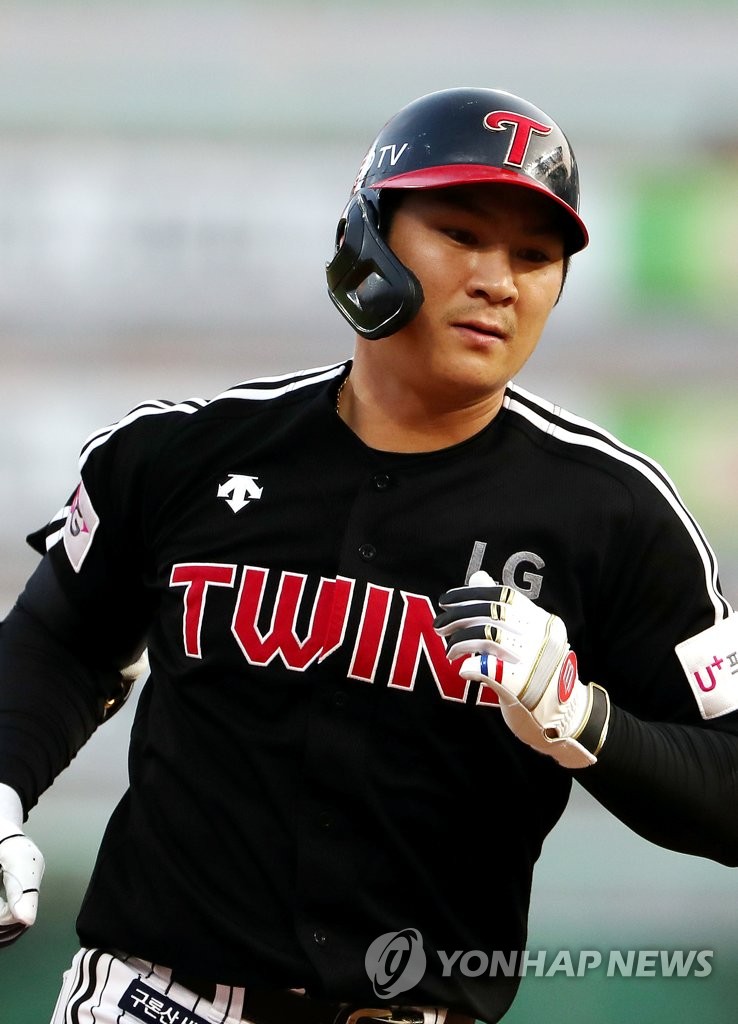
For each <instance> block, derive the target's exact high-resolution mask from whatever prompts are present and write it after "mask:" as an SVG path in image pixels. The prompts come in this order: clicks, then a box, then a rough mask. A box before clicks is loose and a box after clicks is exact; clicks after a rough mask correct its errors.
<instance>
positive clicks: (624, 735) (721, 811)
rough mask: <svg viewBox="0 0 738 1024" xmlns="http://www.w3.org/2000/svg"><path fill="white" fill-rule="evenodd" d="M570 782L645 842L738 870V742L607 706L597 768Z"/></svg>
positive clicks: (709, 730)
mask: <svg viewBox="0 0 738 1024" xmlns="http://www.w3.org/2000/svg"><path fill="white" fill-rule="evenodd" d="M576 778H577V780H578V781H579V782H580V783H581V784H582V786H583V787H584V788H585V789H586V790H587V791H588V792H589V793H591V794H592V796H594V797H595V798H596V799H597V800H598V801H599V802H600V803H601V804H602V805H603V806H604V807H606V808H607V809H608V810H609V811H611V812H612V813H613V814H614V815H616V817H618V818H619V819H620V820H621V821H622V822H624V823H625V824H626V825H628V826H629V828H632V829H633V830H634V831H635V832H637V833H638V834H639V835H641V836H643V837H644V838H646V839H648V840H649V841H651V842H653V843H657V844H658V845H659V846H664V847H666V848H668V849H672V850H677V851H679V852H681V853H688V854H694V855H697V856H701V857H707V858H709V859H711V860H714V861H717V862H719V863H721V864H726V865H728V866H730V867H735V866H738V736H735V735H732V734H731V733H730V732H727V731H717V729H714V728H701V727H699V726H691V725H676V724H672V723H666V724H663V723H651V722H643V721H640V720H639V719H636V718H634V717H633V716H632V715H630V714H628V713H627V712H625V711H623V710H622V709H618V708H616V707H613V708H612V711H611V718H610V727H609V731H608V735H607V741H606V743H605V745H604V748H603V750H602V751H601V753H600V756H599V759H598V762H597V764H596V765H593V766H592V767H590V768H587V769H585V770H583V771H580V772H577V775H576Z"/></svg>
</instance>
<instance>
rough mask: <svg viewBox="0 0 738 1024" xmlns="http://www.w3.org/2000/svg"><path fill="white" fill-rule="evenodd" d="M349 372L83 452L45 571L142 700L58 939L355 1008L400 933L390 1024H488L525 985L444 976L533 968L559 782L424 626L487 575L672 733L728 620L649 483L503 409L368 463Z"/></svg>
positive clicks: (599, 433) (563, 794) (695, 711)
mask: <svg viewBox="0 0 738 1024" xmlns="http://www.w3.org/2000/svg"><path fill="white" fill-rule="evenodd" d="M349 369H350V363H342V364H339V365H335V366H330V367H321V368H318V369H313V370H308V371H304V372H300V373H296V374H293V375H290V376H280V377H269V378H265V379H260V380H254V381H250V382H247V383H245V384H242V385H240V386H238V387H236V388H234V389H232V390H230V391H226V392H224V393H223V394H221V395H220V396H218V397H217V398H215V399H213V400H209V401H205V400H199V399H198V400H193V401H187V402H183V403H182V404H172V403H169V402H164V401H156V402H149V403H145V404H143V405H141V406H139V407H138V408H137V409H135V410H133V411H132V412H131V413H130V414H129V415H128V416H126V417H125V418H124V419H122V420H121V421H120V422H119V423H117V424H115V425H113V426H110V427H109V428H107V429H105V430H102V431H100V432H99V433H97V434H95V435H93V436H92V437H91V438H90V439H89V440H88V441H87V443H86V445H85V447H84V450H83V452H82V457H81V478H82V483H81V485H80V487H79V488H78V490H77V491H76V492H75V494H74V498H73V500H72V501H71V502H70V503H69V505H68V507H67V508H66V509H65V510H64V512H63V514H62V515H61V516H59V517H58V518H57V519H55V520H54V521H53V522H52V523H51V524H50V525H49V527H48V528H47V530H46V531H45V533H46V545H47V548H48V551H49V555H50V558H51V559H52V560H53V565H54V568H55V571H56V574H57V576H58V578H59V580H60V582H61V585H62V587H63V588H64V591H65V593H66V595H67V596H68V598H69V600H70V601H71V602H72V603H73V604H74V605H75V607H76V608H78V609H79V610H80V612H82V613H83V614H84V615H86V616H89V619H90V621H91V622H93V623H94V624H95V629H96V630H100V631H102V632H103V633H104V635H105V636H106V638H107V640H108V641H109V643H110V644H111V645H112V646H115V647H116V649H122V648H124V647H126V646H130V647H131V648H133V647H135V645H136V643H137V642H138V641H141V640H145V643H146V645H147V647H148V652H149V660H150V665H151V675H150V678H149V679H148V680H147V682H146V684H145V686H144V689H143V692H142V694H141V697H140V700H139V704H138V707H137V710H136V716H135V722H134V725H133V728H132V736H131V748H130V787H129V789H128V791H127V792H126V794H125V795H124V797H123V798H122V800H121V802H120V804H119V806H118V807H117V808H116V810H115V811H114V813H113V815H112V818H111V821H110V823H109V826H108V828H107V831H106V833H105V837H104V839H103V841H102V845H101V850H100V854H99V857H98V860H97V864H96V867H95V870H94V874H93V877H92V879H91V882H90V886H89V890H88V892H87V895H86V898H85V900H84V904H83V906H82V909H81V912H80V915H79V919H78V931H79V936H80V939H81V941H82V942H83V943H84V944H86V945H94V946H103V947H106V948H112V949H119V950H125V951H127V952H130V953H133V954H135V955H136V956H140V957H144V958H146V959H147V960H152V961H156V962H159V963H163V964H167V965H170V966H173V967H175V968H177V969H179V970H180V971H182V972H184V973H189V974H195V975H199V976H205V977H210V978H212V979H213V980H216V981H218V982H222V983H228V984H236V985H243V986H246V987H255V986H268V987H276V988H286V987H295V988H306V989H307V991H308V992H309V993H311V994H314V995H316V996H318V995H319V996H329V997H336V998H345V999H349V1000H352V1001H356V1000H359V1001H362V1000H363V1001H366V1002H367V1005H372V1002H376V996H375V995H373V992H372V983H371V980H370V979H369V977H368V974H367V968H366V966H365V956H366V952H367V949H368V947H369V946H370V944H371V943H372V942H374V940H376V939H377V938H378V937H379V936H381V935H384V934H387V933H392V932H394V931H399V930H401V929H406V928H413V929H417V932H418V933H419V934H420V935H422V940H423V946H424V949H425V953H426V957H427V969H426V971H425V974H424V976H423V978H422V980H421V981H420V982H419V983H418V985H417V986H416V988H414V989H413V990H411V991H410V992H408V993H406V994H405V996H404V997H403V999H404V1001H407V1002H412V1003H420V1004H440V1005H451V1006H453V1007H456V1008H458V1009H460V1010H466V1012H469V1013H474V1014H476V1015H477V1016H479V1017H481V1018H483V1019H487V1020H497V1019H498V1017H499V1016H500V1015H501V1014H502V1013H503V1012H504V1010H505V1009H506V1008H507V1006H508V1005H509V1003H510V1002H511V1000H512V998H513V995H514V991H515V987H516V979H515V978H514V977H504V976H499V975H498V976H497V977H493V978H490V977H489V976H485V975H482V976H480V977H469V976H464V975H463V974H462V973H460V972H454V971H453V970H451V971H449V970H448V958H449V957H450V956H451V954H452V953H453V952H454V951H459V950H462V951H468V950H485V951H488V953H490V954H491V952H492V951H499V952H500V953H503V954H505V955H507V954H508V953H510V952H512V951H519V950H523V949H524V948H525V943H526V921H527V915H528V903H529V894H530V887H531V877H532V872H533V868H534V865H535V862H536V859H537V858H538V856H539V854H540V851H541V846H542V843H543V841H544V838H545V836H546V835H547V833H548V832H549V831H550V830H551V828H552V827H553V826H554V825H555V823H556V821H557V819H558V818H559V816H560V815H561V813H562V811H563V809H564V807H565V805H566V802H567V798H568V795H569V790H570V784H571V782H570V780H571V775H570V773H568V772H567V771H565V770H563V769H562V768H560V767H559V766H558V765H557V764H556V763H555V762H554V761H553V760H552V759H550V758H547V757H544V756H542V755H540V754H538V753H536V752H534V751H532V750H530V749H529V748H528V747H526V746H524V745H523V744H522V743H520V742H519V740H517V739H516V738H515V736H513V735H512V734H511V733H510V732H509V731H508V729H507V727H506V726H505V724H504V722H503V721H502V717H501V715H500V713H499V710H498V709H497V707H496V705H495V697H494V694H493V693H492V691H491V690H489V689H488V688H485V687H484V686H480V685H478V684H476V683H472V682H468V681H465V680H463V679H462V678H461V677H460V676H459V673H458V664H450V663H449V662H448V660H447V659H446V656H445V648H444V644H443V642H442V640H441V639H440V638H439V637H438V636H437V635H436V634H435V632H434V630H433V619H434V616H435V615H436V612H437V609H436V606H435V602H436V600H437V598H438V596H439V595H440V594H441V593H442V592H443V591H445V590H447V589H448V588H449V587H452V586H458V585H460V584H462V583H463V582H464V579H465V574H466V572H467V567H468V565H469V563H470V560H471V559H472V556H475V557H476V559H477V561H479V559H480V558H481V564H482V568H484V569H486V570H487V571H488V572H489V573H490V574H491V575H492V576H494V577H495V579H496V580H498V581H501V582H504V583H507V584H510V585H512V586H515V587H517V588H518V589H520V590H522V591H523V592H525V593H527V594H528V595H529V596H530V597H531V598H533V599H534V600H536V601H538V602H539V603H540V604H541V605H542V606H543V607H545V608H546V609H547V610H549V611H551V612H554V613H556V614H557V615H560V616H561V617H562V618H563V619H564V621H565V623H566V625H567V628H568V631H569V636H570V640H571V644H572V647H573V648H574V649H575V650H576V652H577V655H578V658H579V667H580V676H581V678H582V679H585V680H590V679H592V680H595V681H597V682H598V683H600V684H602V685H603V686H605V687H606V688H607V689H608V690H609V692H610V695H611V698H612V701H613V704H614V705H617V706H619V707H621V708H624V709H626V710H628V711H630V712H632V713H634V714H635V715H637V716H638V717H640V718H642V719H647V720H660V721H667V722H668V721H671V722H685V723H689V722H696V723H699V722H700V721H701V719H702V717H704V716H701V714H700V709H699V707H698V700H697V698H696V696H695V687H694V685H693V682H692V683H691V682H690V680H689V679H688V677H687V674H686V673H685V671H684V670H683V667H682V665H681V664H680V663H679V661H678V659H677V656H676V655H675V652H674V648H675V645H676V644H678V643H680V642H681V641H684V640H686V639H687V638H689V637H691V636H693V635H694V634H696V633H699V632H700V631H702V630H704V629H706V628H707V627H709V626H711V625H713V624H714V623H716V622H718V621H720V620H721V619H723V618H725V617H726V616H727V614H728V613H729V611H730V609H729V607H728V605H727V603H726V601H725V600H724V598H723V597H722V596H721V593H720V589H719V584H718V578H717V568H716V565H715V560H714V556H713V554H712V552H711V550H710V548H709V546H708V544H707V542H706V541H705V539H704V537H703V535H702V533H701V532H700V530H699V528H698V527H697V525H696V524H695V522H694V520H693V519H692V517H691V516H690V515H689V513H688V512H687V510H686V509H685V508H684V506H683V504H682V502H681V501H680V499H679V497H678V495H677V493H676V492H675V489H674V486H673V484H672V483H671V482H670V481H669V479H668V477H667V476H666V475H665V473H664V472H663V470H662V469H661V468H660V467H659V466H658V465H657V464H656V463H654V462H653V461H651V460H650V459H648V458H646V457H645V456H644V455H642V454H639V453H638V452H635V451H633V450H632V449H630V448H628V447H626V446H625V445H623V444H621V443H619V442H618V441H617V440H616V439H615V438H613V437H611V436H610V435H609V434H608V433H606V432H605V431H603V430H601V429H599V428H598V427H596V426H594V425H593V424H591V423H589V422H587V421H584V420H581V419H578V418H577V417H574V416H571V415H570V414H568V413H565V412H563V411H562V410H560V409H559V408H557V407H555V406H553V405H551V404H550V403H548V402H546V401H543V400H541V399H539V398H537V397H535V396H533V395H531V394H529V393H528V392H526V391H525V390H523V389H521V388H519V387H517V386H515V385H510V386H509V387H508V389H507V391H506V395H505V399H504V404H503V407H502V409H501V411H500V413H499V414H498V415H497V417H496V418H495V419H494V420H493V421H492V422H491V423H490V424H489V425H488V426H487V427H486V428H485V429H484V430H482V431H481V433H479V434H477V435H476V436H474V437H472V438H470V439H468V440H466V441H464V442H462V443H460V444H456V445H454V446H452V447H449V448H446V449H444V450H441V451H435V452H425V453H419V454H394V453H388V452H380V451H375V450H371V449H369V448H368V447H366V445H364V444H363V443H362V442H361V441H360V440H359V439H358V438H357V437H356V436H355V435H354V434H353V432H352V431H351V430H350V429H349V428H348V427H347V426H346V425H345V424H344V423H343V422H342V421H341V420H340V419H339V417H338V416H337V415H336V410H335V402H336V392H337V388H338V386H339V384H340V382H341V381H342V380H343V379H344V378H345V376H346V374H347V372H348V371H349ZM587 770H589V769H587ZM480 832H481V833H483V834H486V835H487V836H488V838H487V840H486V841H485V842H484V844H483V845H481V844H480V841H479V837H480ZM444 965H445V966H444Z"/></svg>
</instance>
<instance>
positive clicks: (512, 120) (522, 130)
mask: <svg viewBox="0 0 738 1024" xmlns="http://www.w3.org/2000/svg"><path fill="white" fill-rule="evenodd" d="M483 124H484V127H485V128H488V129H489V130H490V131H491V132H502V131H505V129H507V128H511V129H512V137H511V139H510V145H509V146H508V150H507V156H506V157H505V160H504V162H505V163H506V164H511V165H512V166H513V167H522V166H523V163H524V162H525V154H526V152H527V150H528V146H529V144H530V140H531V138H532V136H533V135H548V134H549V133H550V132H551V131H552V128H551V125H548V124H541V122H540V121H534V120H533V118H531V117H523V115H522V114H516V113H514V112H513V111H512V110H492V111H491V112H490V113H489V114H487V116H486V117H485V119H484V122H483Z"/></svg>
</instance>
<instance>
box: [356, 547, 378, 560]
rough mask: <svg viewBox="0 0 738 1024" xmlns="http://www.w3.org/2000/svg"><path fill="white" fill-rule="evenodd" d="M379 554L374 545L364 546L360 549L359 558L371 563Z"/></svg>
mask: <svg viewBox="0 0 738 1024" xmlns="http://www.w3.org/2000/svg"><path fill="white" fill-rule="evenodd" d="M376 553H377V549H376V548H375V547H374V545H373V544H362V545H361V546H360V548H359V557H360V558H363V559H364V561H365V562H371V560H372V559H373V558H374V556H375V555H376Z"/></svg>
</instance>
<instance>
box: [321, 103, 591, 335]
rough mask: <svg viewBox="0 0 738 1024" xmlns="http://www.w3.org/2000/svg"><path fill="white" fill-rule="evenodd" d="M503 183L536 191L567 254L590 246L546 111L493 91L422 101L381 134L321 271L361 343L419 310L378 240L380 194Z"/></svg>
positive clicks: (557, 132) (561, 145)
mask: <svg viewBox="0 0 738 1024" xmlns="http://www.w3.org/2000/svg"><path fill="white" fill-rule="evenodd" d="M479 182H499V183H502V184H509V185H519V186H522V187H524V188H529V189H533V190H534V191H535V192H538V193H539V194H541V195H544V196H547V197H548V198H549V199H551V201H552V202H554V203H556V204H557V206H558V207H559V209H560V210H562V211H563V212H564V214H565V215H566V216H565V217H564V218H563V223H564V226H565V232H566V235H565V254H566V256H571V255H572V253H575V252H578V251H579V250H580V249H583V248H584V247H585V246H586V245H587V242H588V241H589V238H588V235H587V229H586V227H585V226H584V223H583V221H582V220H581V218H580V216H579V212H578V211H579V174H578V171H577V164H576V160H575V158H574V153H573V152H572V148H571V146H570V145H569V142H568V140H567V138H566V136H565V135H564V133H563V131H562V130H561V129H560V128H559V126H558V125H557V124H556V122H555V121H553V120H552V119H551V118H550V117H549V116H548V114H545V113H544V112H543V111H542V110H540V109H539V108H538V107H535V106H533V104H532V103H528V101H527V100H523V99H521V98H520V97H518V96H513V95H512V94H511V93H508V92H501V91H499V90H496V89H467V88H458V89H443V90H441V91H439V92H432V93H429V94H428V95H427V96H421V97H420V98H419V99H417V100H414V101H413V102H412V103H409V104H408V105H407V106H405V107H403V108H402V110H400V111H399V113H397V114H395V116H394V117H392V118H391V119H390V120H389V121H388V122H387V123H386V124H385V126H384V127H383V128H382V130H381V131H380V133H379V135H378V136H377V138H376V139H375V141H374V142H373V143H372V145H371V148H370V149H369V152H368V153H367V155H366V157H365V158H364V160H363V162H362V165H361V167H360V168H359V173H358V175H357V177H356V181H355V182H354V186H353V189H352V192H351V197H350V199H349V202H348V205H347V206H346V209H345V210H344V212H343V214H342V216H341V219H340V221H339V224H338V229H337V232H336V250H335V254H334V256H333V259H332V260H331V261H330V263H328V264H327V266H326V276H327V279H328V294H329V295H330V297H331V300H332V301H333V303H334V304H335V305H336V307H337V308H338V309H339V310H340V312H341V313H342V314H343V316H344V317H345V318H346V319H347V320H348V322H349V323H350V324H351V326H352V327H353V328H354V329H355V330H356V331H357V333H359V334H361V335H362V336H363V337H365V338H372V339H374V338H384V337H386V336H387V335H390V334H394V333H395V331H398V330H400V328H401V327H404V326H405V324H407V323H409V322H410V320H412V318H413V317H414V316H415V314H416V313H417V312H418V310H419V308H420V306H421V304H422V302H423V290H422V288H421V286H420V282H419V281H418V279H417V278H416V277H415V276H414V274H413V273H412V272H411V271H410V270H409V269H408V268H407V267H405V266H404V265H403V264H402V263H401V262H400V261H399V260H398V258H397V257H396V256H395V254H394V253H393V252H392V250H391V249H390V248H389V246H388V245H387V243H386V241H385V239H384V238H383V237H382V230H383V225H382V218H381V215H380V214H381V208H382V203H381V199H380V197H381V194H382V193H383V192H384V191H385V190H388V189H393V190H394V189H419V188H443V187H446V186H449V185H468V184H472V183H479Z"/></svg>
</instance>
